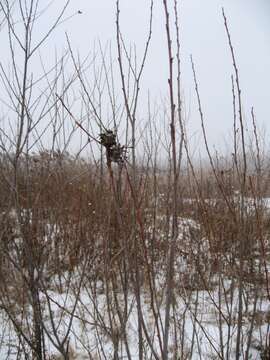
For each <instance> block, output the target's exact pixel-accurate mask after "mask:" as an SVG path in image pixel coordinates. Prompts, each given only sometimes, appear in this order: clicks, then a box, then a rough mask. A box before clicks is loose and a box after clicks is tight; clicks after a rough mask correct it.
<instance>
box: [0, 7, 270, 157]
mask: <svg viewBox="0 0 270 360" xmlns="http://www.w3.org/2000/svg"><path fill="white" fill-rule="evenodd" d="M48 4H49V2H48ZM63 4H64V1H63V0H57V1H56V2H54V3H52V4H51V5H50V6H49V7H48V9H47V10H46V12H45V13H44V15H43V16H42V17H40V18H39V20H38V22H37V24H36V27H37V28H36V31H37V37H38V36H39V34H42V33H45V31H46V29H47V28H48V26H49V24H51V23H52V22H53V21H54V20H53V19H54V18H55V16H56V15H57V14H58V13H59V9H60V8H61V7H62V6H63ZM42 6H43V3H42ZM222 6H223V7H224V10H225V13H226V16H227V20H228V24H229V28H230V32H231V37H232V41H233V45H234V49H235V53H236V60H237V64H238V68H239V74H240V81H241V89H242V96H243V106H244V114H245V120H246V124H247V126H249V124H250V123H251V116H250V110H251V107H252V106H254V110H255V114H256V119H257V121H258V124H259V129H260V131H261V132H262V133H265V131H267V130H269V125H268V124H269V120H270V107H269V103H270V91H269V84H270V45H269V44H270V2H269V1H268V0H256V1H254V0H223V1H221V0H183V1H180V2H179V15H180V22H181V24H180V26H181V29H180V32H181V57H182V92H183V96H184V97H183V98H184V111H185V118H186V121H187V128H188V131H189V138H190V139H191V141H194V143H198V140H199V139H200V140H201V135H200V119H199V114H198V111H197V104H196V99H195V93H194V83H193V80H192V69H191V64H190V54H192V56H193V60H194V62H195V66H196V70H197V77H198V82H199V87H200V94H201V100H202V106H203V111H204V116H205V122H206V129H207V134H208V138H209V142H210V144H211V146H215V147H217V148H219V147H220V146H221V144H224V143H226V141H228V139H229V134H230V132H231V129H232V121H233V113H232V93H231V74H232V73H233V67H232V61H231V56H230V52H229V46H228V42H227V38H226V33H225V28H224V22H223V18H222ZM44 7H45V1H44ZM120 7H121V12H120V23H121V30H122V33H123V36H124V40H125V42H126V44H127V45H129V44H130V45H132V46H133V45H134V46H136V51H137V57H138V60H140V59H141V56H142V51H143V49H144V45H145V41H146V37H147V32H148V28H149V7H150V1H148V0H136V1H132V0H125V1H124V0H123V1H120ZM79 10H80V11H81V12H82V13H81V14H79V13H78V11H79ZM171 12H172V10H171ZM64 19H65V20H64V21H63V22H62V24H61V25H60V26H59V27H58V28H57V29H56V31H55V32H54V33H53V34H52V36H51V37H50V38H49V42H48V43H47V45H46V48H45V50H44V52H43V53H42V54H41V58H42V60H43V61H45V63H46V64H48V65H49V64H53V63H54V60H55V53H56V52H57V53H58V54H61V52H63V51H64V50H63V49H64V48H67V43H66V37H65V32H66V33H67V34H68V36H69V39H70V42H71V45H72V48H73V50H74V52H77V51H78V53H80V56H81V58H82V59H83V58H84V57H85V56H87V54H89V53H90V54H91V53H93V52H94V50H93V49H94V47H98V45H97V44H98V43H99V41H100V43H101V44H102V46H103V47H104V48H105V47H106V46H108V44H110V45H111V48H112V53H113V55H115V59H116V25H115V19H116V6H115V1H114V0H99V1H90V0H87V1H86V0H76V1H71V2H70V5H69V7H68V9H67V11H66V13H65V17H64ZM0 40H1V43H2V49H1V58H2V59H1V61H2V62H3V63H5V61H8V60H7V59H6V58H5V56H6V54H7V52H8V41H6V40H7V39H6V34H5V32H4V30H3V29H2V31H1V33H0ZM34 66H35V64H33V67H34ZM116 69H117V68H116ZM116 71H117V70H116ZM118 75H119V73H118V72H116V73H115V77H117V76H118ZM167 77H168V59H167V43H166V34H165V18H164V10H163V4H162V1H161V0H155V2H154V18H153V35H152V41H151V45H150V49H149V54H148V58H147V62H146V67H145V70H144V74H143V78H142V84H141V101H140V106H141V109H140V110H139V116H140V117H141V121H145V119H146V107H147V104H146V98H147V94H148V93H150V96H151V101H152V103H153V104H155V106H156V107H157V108H158V107H159V106H160V107H162V102H163V100H164V97H166V95H167V91H168V86H167ZM1 97H2V95H1ZM1 110H2V112H4V110H3V105H2V108H1ZM139 120H140V119H138V121H139ZM159 121H162V120H159ZM199 144H200V148H199V149H200V150H201V151H203V142H202V141H200V142H199Z"/></svg>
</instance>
